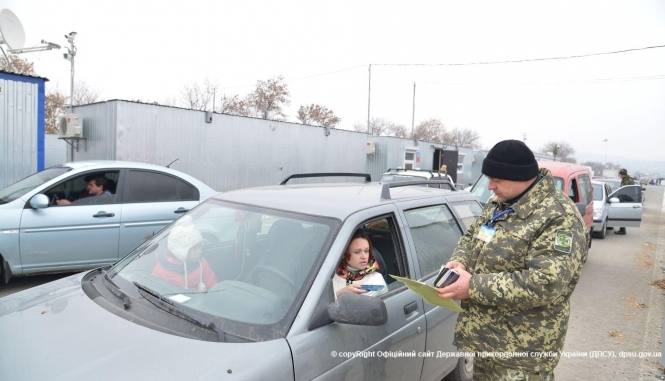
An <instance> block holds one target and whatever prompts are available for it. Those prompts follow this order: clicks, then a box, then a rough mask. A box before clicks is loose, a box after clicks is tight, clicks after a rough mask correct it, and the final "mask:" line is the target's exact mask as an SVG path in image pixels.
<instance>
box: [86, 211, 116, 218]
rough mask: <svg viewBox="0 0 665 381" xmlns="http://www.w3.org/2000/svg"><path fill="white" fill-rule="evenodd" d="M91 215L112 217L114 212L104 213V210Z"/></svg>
mask: <svg viewBox="0 0 665 381" xmlns="http://www.w3.org/2000/svg"><path fill="white" fill-rule="evenodd" d="M92 216H93V217H113V216H115V213H106V212H97V214H93V215H92Z"/></svg>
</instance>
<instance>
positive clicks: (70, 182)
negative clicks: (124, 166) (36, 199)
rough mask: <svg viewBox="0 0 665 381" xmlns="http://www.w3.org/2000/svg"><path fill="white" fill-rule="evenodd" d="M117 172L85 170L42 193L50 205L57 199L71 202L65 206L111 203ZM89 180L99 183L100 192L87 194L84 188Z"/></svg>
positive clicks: (113, 199) (114, 191)
mask: <svg viewBox="0 0 665 381" xmlns="http://www.w3.org/2000/svg"><path fill="white" fill-rule="evenodd" d="M119 174H120V172H119V171H106V172H86V173H84V174H81V175H79V176H76V177H73V178H69V179H67V181H64V182H61V183H58V184H57V185H55V186H53V187H51V188H49V189H48V190H46V191H44V194H45V195H46V196H47V197H48V198H49V200H50V201H51V205H56V204H57V201H58V200H68V201H70V202H71V204H69V205H67V206H81V205H103V204H113V203H114V202H115V199H116V190H117V184H118V177H119ZM89 181H93V182H94V183H95V185H97V183H99V184H101V187H102V193H101V194H99V195H93V194H89V193H88V191H87V189H86V185H87V184H88V182H89Z"/></svg>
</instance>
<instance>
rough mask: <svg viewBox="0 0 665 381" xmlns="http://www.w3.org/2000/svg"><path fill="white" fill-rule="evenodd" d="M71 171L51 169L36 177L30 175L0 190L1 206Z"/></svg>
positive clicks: (36, 174) (63, 168) (64, 168)
mask: <svg viewBox="0 0 665 381" xmlns="http://www.w3.org/2000/svg"><path fill="white" fill-rule="evenodd" d="M71 170H72V169H71V168H69V167H62V166H58V167H51V168H47V169H45V170H43V171H41V172H37V173H35V174H34V175H30V176H28V177H26V178H24V179H23V180H19V181H18V182H15V183H14V184H12V185H10V186H8V187H7V188H5V189H2V190H0V205H1V204H6V203H8V202H12V201H14V200H16V199H17V198H19V197H21V196H23V195H24V194H26V193H28V192H30V191H31V190H33V189H35V188H36V187H38V186H40V185H42V184H44V183H46V182H48V181H51V180H53V179H55V178H56V177H58V176H60V175H62V174H63V173H66V172H69V171H71Z"/></svg>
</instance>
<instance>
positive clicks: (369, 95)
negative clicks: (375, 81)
mask: <svg viewBox="0 0 665 381" xmlns="http://www.w3.org/2000/svg"><path fill="white" fill-rule="evenodd" d="M371 94H372V64H369V83H368V84H367V135H369V106H370V99H371Z"/></svg>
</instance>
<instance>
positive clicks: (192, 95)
mask: <svg viewBox="0 0 665 381" xmlns="http://www.w3.org/2000/svg"><path fill="white" fill-rule="evenodd" d="M218 87H219V85H218V84H217V82H215V81H212V80H210V79H208V78H206V79H204V80H203V83H202V84H200V85H199V84H198V83H197V82H194V83H192V84H191V85H185V86H184V87H183V88H182V90H181V91H180V99H181V101H182V103H183V104H184V106H185V107H187V108H190V109H192V110H199V111H208V110H211V109H212V100H213V95H214V93H215V90H216V89H217V88H218Z"/></svg>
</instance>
